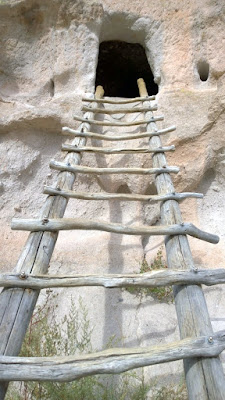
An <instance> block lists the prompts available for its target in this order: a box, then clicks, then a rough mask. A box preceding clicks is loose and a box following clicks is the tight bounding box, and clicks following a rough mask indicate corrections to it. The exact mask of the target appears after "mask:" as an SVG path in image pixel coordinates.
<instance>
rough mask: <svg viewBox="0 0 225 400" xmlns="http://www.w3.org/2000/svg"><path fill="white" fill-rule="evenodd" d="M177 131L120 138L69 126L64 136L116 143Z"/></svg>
mask: <svg viewBox="0 0 225 400" xmlns="http://www.w3.org/2000/svg"><path fill="white" fill-rule="evenodd" d="M175 130H176V127H175V126H174V125H173V126H170V127H168V128H165V129H160V130H158V129H155V130H154V131H151V132H142V133H131V134H127V135H126V134H121V135H119V136H117V135H114V134H112V135H105V134H100V133H94V132H80V131H78V130H75V129H71V128H68V127H67V126H64V127H63V128H62V134H63V135H65V136H68V135H69V136H79V137H85V138H92V139H99V140H108V141H110V142H116V141H121V140H134V139H142V138H145V137H152V136H158V135H164V134H166V133H169V132H173V131H175Z"/></svg>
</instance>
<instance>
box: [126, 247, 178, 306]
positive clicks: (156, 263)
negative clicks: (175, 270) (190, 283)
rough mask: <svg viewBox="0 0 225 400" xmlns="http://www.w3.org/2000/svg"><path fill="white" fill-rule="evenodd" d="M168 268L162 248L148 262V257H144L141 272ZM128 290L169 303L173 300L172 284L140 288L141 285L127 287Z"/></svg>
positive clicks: (131, 292) (137, 294)
mask: <svg viewBox="0 0 225 400" xmlns="http://www.w3.org/2000/svg"><path fill="white" fill-rule="evenodd" d="M165 268H167V264H166V261H165V260H164V258H163V254H162V248H160V249H159V250H158V252H157V254H156V257H155V258H154V260H153V261H152V262H151V263H150V264H148V262H147V260H146V258H145V257H144V258H143V260H142V263H141V266H140V271H139V273H140V274H144V273H146V272H152V271H156V270H159V269H165ZM126 290H127V291H128V292H129V293H130V294H134V295H136V296H139V297H143V296H152V297H153V298H154V299H156V300H159V301H164V302H167V303H172V302H173V291H172V287H171V286H163V287H156V288H148V287H147V288H140V287H135V286H132V287H127V288H126Z"/></svg>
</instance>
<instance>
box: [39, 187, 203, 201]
mask: <svg viewBox="0 0 225 400" xmlns="http://www.w3.org/2000/svg"><path fill="white" fill-rule="evenodd" d="M43 193H45V194H50V195H55V196H57V195H58V196H64V197H69V198H74V199H82V200H123V201H124V200H125V201H148V202H151V203H155V202H158V201H166V200H176V201H182V200H185V199H187V198H196V199H202V198H203V194H202V193H192V192H184V193H168V194H165V195H161V196H158V195H147V194H146V195H145V194H136V193H132V194H129V193H128V194H127V193H107V192H100V193H88V192H75V191H73V190H59V189H57V188H53V187H51V186H44V190H43Z"/></svg>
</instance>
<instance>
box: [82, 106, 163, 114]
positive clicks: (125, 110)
mask: <svg viewBox="0 0 225 400" xmlns="http://www.w3.org/2000/svg"><path fill="white" fill-rule="evenodd" d="M157 109H158V107H157V105H156V104H155V105H154V106H152V107H150V106H149V107H132V108H111V109H110V108H96V107H87V106H83V107H82V111H86V112H93V113H97V114H131V113H145V112H148V111H156V110H157Z"/></svg>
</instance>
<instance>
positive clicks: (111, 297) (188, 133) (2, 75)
mask: <svg viewBox="0 0 225 400" xmlns="http://www.w3.org/2000/svg"><path fill="white" fill-rule="evenodd" d="M224 14H225V6H224V3H223V1H222V0H220V1H216V0H208V1H203V0H200V1H198V2H197V3H196V2H195V1H194V0H189V1H186V2H185V3H183V2H180V1H174V0H173V1H172V0H171V1H166V2H165V1H160V2H159V1H156V0H151V1H149V0H143V1H142V2H140V1H138V0H129V1H127V0H124V1H123V2H118V1H116V0H115V1H111V0H102V1H99V2H94V1H81V0H80V1H78V0H77V1H72V0H52V1H51V2H46V1H44V0H29V1H28V0H22V1H21V0H20V1H8V2H7V1H5V3H3V4H1V5H0V38H1V43H0V51H1V59H0V111H1V112H0V148H1V168H0V194H1V198H0V218H1V232H0V235H1V240H0V248H1V257H0V267H1V270H2V271H10V270H12V269H13V268H14V266H15V264H16V261H17V259H18V256H19V254H20V252H21V249H22V246H23V243H24V242H25V240H26V237H27V234H26V233H24V232H12V231H11V230H10V222H11V219H12V218H13V217H21V216H24V217H31V216H36V217H38V213H39V209H40V207H41V205H42V204H43V202H44V199H45V196H44V195H43V194H42V189H43V185H44V183H47V184H53V183H54V178H55V176H56V173H55V172H53V171H51V170H50V169H49V167H48V163H49V161H50V159H51V158H56V159H60V158H62V154H61V153H60V146H61V143H62V142H64V141H65V138H64V137H63V136H61V134H60V132H61V127H62V126H64V125H66V126H71V127H73V126H74V127H78V125H77V123H75V122H74V120H73V114H74V113H76V114H80V108H81V96H82V95H83V94H84V93H86V94H87V95H89V94H91V93H93V91H94V82H95V72H96V65H97V58H98V48H99V43H100V42H101V41H104V40H123V41H127V42H129V43H140V44H142V45H143V46H144V47H145V50H146V54H147V57H148V61H149V64H150V66H151V69H152V72H153V74H154V77H155V81H156V83H157V84H158V85H159V93H158V95H157V103H158V107H159V110H158V114H162V113H163V114H164V116H165V119H164V121H163V122H162V123H159V124H158V126H159V127H162V128H163V127H166V126H169V125H171V124H175V125H176V126H177V130H176V131H175V132H172V133H170V134H168V135H167V136H165V137H163V143H164V144H165V145H166V144H175V145H176V151H175V152H174V153H172V154H170V155H169V156H168V162H169V164H170V165H178V166H179V167H180V173H179V174H178V175H177V176H175V177H174V183H175V188H176V190H177V191H200V192H202V193H204V195H205V196H204V199H203V200H186V201H185V202H184V203H183V204H182V206H181V207H182V211H183V215H184V219H185V220H186V221H192V222H193V223H195V224H196V225H197V226H199V227H200V228H202V229H205V230H208V231H211V232H213V233H217V234H219V235H220V243H219V244H218V245H216V246H215V245H211V244H208V243H207V244H206V243H204V242H200V241H197V240H195V239H191V240H190V242H191V247H192V250H193V255H194V259H195V261H196V263H197V264H199V265H200V266H204V267H212V268H214V267H215V268H216V267H223V266H224V256H225V251H224V248H225V246H224V244H225V243H224V242H225V235H224V226H225V214H224V209H223V208H224V207H223V203H224V195H225V193H224V192H225V189H224V187H225V186H224V176H225V164H224V162H225V161H224V160H225V135H224V122H225V113H224V110H225V89H224V80H225V75H224V72H225V53H224ZM202 62H206V63H208V64H209V77H208V79H207V80H206V81H202V80H201V79H200V75H199V72H200V74H201V70H200V71H199V70H198V69H199V68H200V67H199V65H200V66H201V63H202ZM199 63H200V64H199ZM200 69H201V68H200ZM110 131H112V130H111V129H110ZM93 143H95V142H93ZM138 144H140V142H138ZM83 163H84V164H85V165H90V166H91V165H92V166H105V165H108V166H114V165H117V166H121V167H122V166H138V167H142V166H143V167H147V166H151V159H150V157H149V156H138V157H136V158H135V159H134V158H133V156H127V155H126V156H109V157H108V156H107V157H100V156H99V157H97V156H96V157H95V156H93V155H85V156H84V157H83ZM75 188H76V189H78V188H79V190H85V191H86V190H89V191H98V190H107V191H121V192H123V191H124V190H125V191H131V192H132V191H134V192H137V193H138V192H139V193H154V191H155V188H154V184H153V183H152V179H150V178H147V177H143V178H140V177H135V176H118V175H117V176H111V177H110V178H109V177H108V178H94V177H92V176H90V177H89V176H86V175H80V176H78V177H77V180H76V183H75ZM66 216H76V217H77V216H80V217H84V218H93V217H95V218H96V216H98V218H102V219H104V220H108V219H110V220H111V221H112V222H127V223H129V222H132V223H144V224H150V223H151V224H156V223H159V222H160V217H159V207H158V206H154V207H152V206H150V205H141V204H136V203H134V204H132V203H129V204H126V203H123V202H121V203H118V202H111V203H108V202H84V201H79V200H77V201H76V200H74V201H70V202H69V206H68V209H67V212H66ZM162 244H163V238H159V237H157V238H155V239H148V238H141V237H137V238H134V237H127V236H124V237H119V236H117V235H110V234H108V233H100V232H88V233H85V232H66V233H65V232H62V233H60V234H59V239H58V242H57V245H56V249H55V252H54V256H53V259H52V263H51V269H50V271H51V272H58V273H60V272H62V271H63V273H76V272H77V273H78V272H81V271H86V272H96V273H97V272H110V273H113V272H115V273H116V272H118V273H119V272H122V271H124V272H128V271H129V272H133V271H137V272H138V271H139V269H140V264H141V261H142V259H143V257H144V256H146V258H147V260H149V261H152V260H153V259H154V257H155V255H156V253H157V251H158V249H159V247H160V246H161V245H162ZM68 293H69V294H68ZM71 293H73V295H74V296H75V297H77V296H79V295H80V294H81V295H82V296H83V295H87V296H88V297H87V298H88V302H89V304H90V316H91V319H92V321H93V324H94V325H95V344H96V346H97V347H99V348H100V347H102V344H103V343H106V342H107V341H108V338H109V337H110V336H111V335H112V334H116V335H117V337H120V338H122V337H123V338H124V339H123V343H124V344H126V345H129V346H131V345H139V344H140V343H141V344H143V345H146V344H149V343H158V342H165V341H171V340H172V339H175V338H178V328H177V324H176V315H175V312H174V306H173V305H168V304H165V303H160V302H155V301H154V300H153V299H152V298H151V297H148V298H146V299H145V300H144V301H142V302H140V303H139V302H138V299H136V298H135V297H134V296H132V295H131V294H129V293H127V292H126V291H122V292H121V291H120V290H111V291H110V292H106V291H104V290H102V289H88V291H87V292H86V291H85V290H84V289H80V290H76V293H75V294H74V291H72V290H70V291H66V290H62V291H60V298H62V302H61V305H60V307H61V308H60V311H61V312H62V313H63V312H65V310H66V307H67V304H68V302H69V299H70V294H71ZM222 293H223V290H222V287H219V286H218V287H216V288H213V289H206V296H207V300H208V304H209V309H210V315H211V317H212V321H213V326H215V329H217V330H218V329H222V321H223V320H224V311H223V310H224V304H223V303H224V300H223V296H222ZM102 299H104V301H102ZM159 315H160V318H159ZM163 321H164V322H163ZM97 326H98V329H97V328H96V327H97ZM180 369H181V363H171V364H170V365H169V366H164V367H163V368H162V366H160V367H159V366H158V367H154V369H153V368H150V369H149V370H150V371H151V376H153V375H161V374H165V375H167V376H168V377H170V376H171V375H173V374H176V373H177V372H179V371H180Z"/></svg>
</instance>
